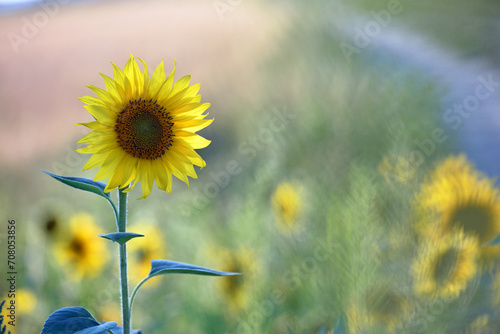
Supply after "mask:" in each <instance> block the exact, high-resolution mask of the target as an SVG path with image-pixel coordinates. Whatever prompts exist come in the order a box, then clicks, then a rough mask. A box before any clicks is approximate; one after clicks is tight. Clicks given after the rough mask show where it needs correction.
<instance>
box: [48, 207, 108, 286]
mask: <svg viewBox="0 0 500 334" xmlns="http://www.w3.org/2000/svg"><path fill="white" fill-rule="evenodd" d="M102 233H103V231H102V230H101V229H100V228H99V227H98V226H97V225H96V224H95V221H94V218H93V217H92V216H91V215H89V214H86V213H80V214H76V215H74V216H73V217H72V218H71V219H70V222H69V232H68V233H67V237H66V238H64V239H62V240H60V241H59V242H57V243H56V244H55V245H54V252H55V257H56V259H57V261H58V262H59V264H61V265H62V266H63V267H64V268H65V269H66V270H67V271H68V273H69V276H70V277H71V278H73V279H76V280H79V279H82V278H84V277H86V278H92V277H95V276H97V275H98V274H99V273H100V272H101V270H102V269H103V268H104V265H105V264H106V262H107V261H108V259H109V253H108V251H107V249H106V245H105V242H106V241H105V240H103V239H102V238H99V237H98V235H99V234H102Z"/></svg>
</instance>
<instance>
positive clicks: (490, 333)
mask: <svg viewBox="0 0 500 334" xmlns="http://www.w3.org/2000/svg"><path fill="white" fill-rule="evenodd" d="M494 333H496V331H495V330H494V329H493V328H492V327H491V326H490V323H489V317H488V315H487V314H483V315H480V316H479V317H477V318H476V319H474V321H472V322H471V323H470V325H469V327H468V328H467V330H466V332H465V334H494Z"/></svg>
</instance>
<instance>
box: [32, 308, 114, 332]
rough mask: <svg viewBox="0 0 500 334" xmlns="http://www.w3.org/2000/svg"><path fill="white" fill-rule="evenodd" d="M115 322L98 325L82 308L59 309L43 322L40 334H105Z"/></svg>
mask: <svg viewBox="0 0 500 334" xmlns="http://www.w3.org/2000/svg"><path fill="white" fill-rule="evenodd" d="M116 326H117V323H116V322H106V323H103V324H100V323H99V322H97V320H95V318H94V317H93V316H92V315H91V314H90V313H89V311H87V310H86V309H84V308H83V307H77V306H71V307H64V308H61V309H59V310H57V311H55V312H54V313H52V314H51V315H49V317H48V318H47V320H45V324H44V325H43V329H42V333H41V334H106V333H109V332H108V330H110V329H112V328H115V327H116Z"/></svg>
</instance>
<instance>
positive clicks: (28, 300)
mask: <svg viewBox="0 0 500 334" xmlns="http://www.w3.org/2000/svg"><path fill="white" fill-rule="evenodd" d="M16 297H17V300H18V305H19V306H18V309H17V310H18V311H19V314H22V315H24V314H33V310H34V309H35V307H36V304H37V299H36V296H35V294H34V293H33V292H32V291H31V290H28V289H23V288H21V289H19V290H18V291H17V293H16Z"/></svg>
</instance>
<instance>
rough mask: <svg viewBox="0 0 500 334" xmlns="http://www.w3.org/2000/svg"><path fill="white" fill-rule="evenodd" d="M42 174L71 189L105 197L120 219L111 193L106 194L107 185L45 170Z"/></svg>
mask: <svg viewBox="0 0 500 334" xmlns="http://www.w3.org/2000/svg"><path fill="white" fill-rule="evenodd" d="M42 172H44V173H45V174H47V175H50V176H52V177H53V178H54V179H56V180H57V181H60V182H62V183H64V184H66V185H68V186H70V187H73V188H76V189H80V190H83V191H88V192H91V193H94V194H97V195H99V196H101V197H104V198H105V199H106V200H108V202H109V204H111V206H112V207H113V211H114V213H115V217H118V210H117V209H116V206H115V203H114V202H113V200H112V199H111V196H110V195H109V192H108V193H106V192H104V188H106V184H104V183H102V182H99V181H92V180H91V179H87V178H84V177H72V176H61V175H57V174H52V173H49V172H46V171H44V170H42Z"/></svg>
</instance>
